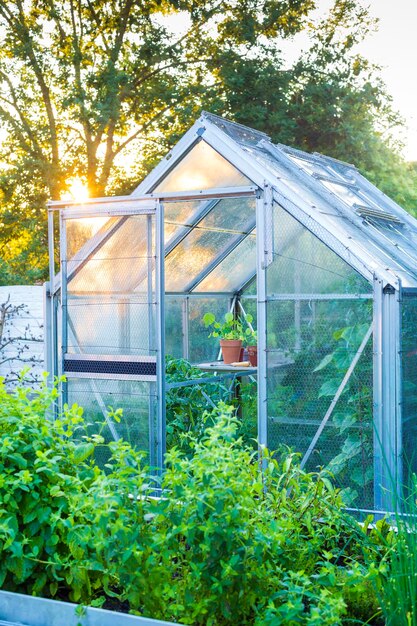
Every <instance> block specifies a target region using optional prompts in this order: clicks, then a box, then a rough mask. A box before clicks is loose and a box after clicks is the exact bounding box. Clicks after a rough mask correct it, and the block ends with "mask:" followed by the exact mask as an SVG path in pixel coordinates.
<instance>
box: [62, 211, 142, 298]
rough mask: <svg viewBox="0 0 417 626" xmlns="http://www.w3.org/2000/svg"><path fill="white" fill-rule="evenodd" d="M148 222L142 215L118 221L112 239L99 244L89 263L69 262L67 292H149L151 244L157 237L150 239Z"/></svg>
mask: <svg viewBox="0 0 417 626" xmlns="http://www.w3.org/2000/svg"><path fill="white" fill-rule="evenodd" d="M147 219H151V218H148V217H147V216H143V215H137V216H130V217H120V218H117V222H116V223H115V224H114V225H113V229H112V234H111V236H110V237H108V238H104V239H103V244H102V245H99V244H98V241H96V245H95V248H94V250H95V251H94V253H93V254H91V255H90V256H89V257H88V262H86V263H84V264H83V265H81V266H80V264H79V259H72V260H70V261H69V262H68V268H67V273H68V277H69V283H68V290H69V291H70V292H72V293H92V292H97V293H100V292H103V291H104V292H106V293H123V292H125V291H131V290H133V289H139V290H140V291H144V290H146V288H147V287H146V269H147V262H148V258H149V253H148V242H149V245H152V240H154V235H151V237H150V238H149V239H148V221H147ZM78 221H80V222H82V221H83V220H82V219H81V220H78ZM152 228H153V227H152ZM69 241H71V240H69ZM142 281H145V283H143V282H142ZM139 285H140V287H139Z"/></svg>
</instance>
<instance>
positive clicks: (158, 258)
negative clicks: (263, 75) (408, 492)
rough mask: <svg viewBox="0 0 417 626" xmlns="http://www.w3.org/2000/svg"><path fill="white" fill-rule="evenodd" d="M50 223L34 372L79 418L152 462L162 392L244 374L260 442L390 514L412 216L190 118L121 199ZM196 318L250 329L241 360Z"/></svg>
mask: <svg viewBox="0 0 417 626" xmlns="http://www.w3.org/2000/svg"><path fill="white" fill-rule="evenodd" d="M58 221H59V233H60V235H59V250H60V253H59V257H60V258H59V271H58V272H57V271H56V269H57V264H58V259H55V258H54V251H55V250H56V249H58V243H57V241H55V239H57V237H56V233H57V231H58ZM49 233H50V236H49V247H50V283H49V284H48V285H47V355H48V356H47V359H48V361H47V366H48V371H50V372H51V373H52V374H53V375H61V374H64V375H65V377H66V382H65V383H62V385H63V389H62V395H63V398H64V401H69V402H77V403H78V404H80V405H81V406H83V407H85V414H86V417H87V420H89V421H90V423H91V425H92V427H94V425H95V424H99V423H100V424H101V425H100V428H101V432H102V433H103V435H104V436H106V437H108V438H115V439H117V438H119V437H123V438H127V439H129V440H130V441H131V442H132V443H134V444H135V445H136V446H138V447H140V448H142V449H143V450H145V451H146V452H147V453H148V455H149V460H150V463H151V464H152V465H153V466H155V467H162V464H163V455H164V451H165V449H166V443H167V437H168V439H169V437H171V438H172V431H173V429H174V428H175V424H174V426H173V423H171V422H170V421H169V420H170V418H169V416H168V412H169V410H170V409H169V407H171V405H172V394H173V392H174V391H175V394H176V396H175V397H176V399H177V400H178V398H179V401H180V402H183V404H187V402H188V401H189V398H190V394H189V392H190V389H194V388H195V386H196V385H198V387H199V390H200V392H201V393H202V394H203V395H202V397H203V398H205V400H204V402H206V404H207V407H209V406H210V403H211V404H213V403H214V401H215V400H216V399H217V400H218V399H224V398H225V394H229V396H230V395H231V394H232V395H234V397H235V398H236V393H239V390H240V393H242V388H244V385H245V384H252V385H253V384H256V398H257V400H256V403H257V404H253V406H252V418H253V421H254V425H255V430H254V431H253V436H254V437H257V439H258V442H259V444H260V445H261V446H262V445H267V446H268V447H269V448H270V449H272V450H276V449H279V448H280V447H281V446H289V447H290V448H292V449H294V450H296V451H298V452H299V453H301V457H302V464H303V466H305V467H306V468H308V469H311V470H313V469H315V468H317V467H329V468H330V469H331V470H332V472H333V473H334V476H335V479H336V480H337V482H338V484H339V485H340V486H342V487H343V488H345V489H347V490H348V491H347V492H346V493H348V494H349V497H350V498H351V502H352V505H351V506H352V507H353V508H360V509H364V510H378V511H381V510H390V509H391V508H392V507H393V506H394V504H395V503H394V502H393V500H394V497H395V493H399V492H400V488H401V486H402V485H404V484H406V483H407V480H408V477H409V475H410V472H411V471H416V470H417V458H416V435H417V221H416V220H415V219H414V218H413V217H411V216H410V215H409V214H408V213H407V212H405V211H404V210H403V209H401V208H400V207H399V206H398V205H397V204H395V203H394V202H393V201H392V200H390V199H389V198H388V197H386V196H385V195H384V194H383V193H381V192H380V191H378V189H376V188H375V187H374V186H373V185H372V184H370V183H369V182H368V181H367V180H366V179H365V178H364V177H363V176H361V174H360V173H359V172H358V171H357V170H356V169H355V167H354V166H352V165H349V164H346V163H342V162H340V161H337V160H335V159H332V158H329V157H325V156H322V155H319V154H307V153H304V152H301V151H298V150H295V149H292V148H289V147H286V146H283V145H274V144H273V143H272V142H271V141H270V139H269V138H268V136H267V135H265V134H263V133H260V132H257V131H254V130H251V129H249V128H246V127H244V126H241V125H239V124H234V123H231V122H229V121H226V120H224V119H221V118H219V117H216V116H215V115H212V114H209V113H203V114H202V116H201V117H200V119H199V120H198V121H197V122H196V123H195V124H194V125H193V127H192V128H191V129H190V130H189V131H188V132H187V133H186V134H185V136H184V137H183V138H182V139H181V140H180V141H179V143H178V144H177V145H176V146H175V148H174V149H173V150H172V151H171V152H170V153H169V154H168V155H167V156H166V157H165V158H164V159H163V160H162V161H161V163H160V164H159V165H158V166H157V167H156V168H155V169H154V170H153V171H152V172H151V174H150V175H149V176H148V177H147V178H146V179H145V180H144V181H143V182H142V183H141V184H140V185H139V186H138V187H137V189H136V190H135V191H134V193H133V194H132V195H130V196H124V197H109V198H96V199H90V200H88V201H85V202H83V203H81V204H80V203H76V202H68V201H58V202H51V203H50V205H49ZM54 234H55V235H54ZM55 256H57V255H56V254H55ZM207 312H211V313H213V314H214V315H215V316H216V317H217V318H218V319H219V318H221V317H222V316H223V315H224V314H225V313H227V312H232V313H233V314H234V315H236V316H239V317H240V318H241V319H242V320H243V323H244V324H246V325H247V326H248V327H250V328H252V327H256V329H257V336H258V365H257V367H256V368H255V367H252V368H249V369H248V370H247V371H244V369H243V367H239V366H236V367H235V369H233V368H234V366H229V367H225V366H222V364H221V362H220V363H219V361H218V359H219V352H218V351H219V346H218V341H217V340H216V339H213V338H210V337H209V336H208V333H209V331H208V330H207V328H205V326H204V324H203V323H202V318H203V316H204V314H205V313H207ZM245 320H247V321H246V322H245ZM166 355H171V357H170V358H171V362H172V360H180V359H186V360H188V361H190V362H191V363H193V364H195V365H197V367H198V368H199V371H200V375H199V376H197V377H194V378H193V379H192V380H191V379H189V378H187V377H186V376H184V379H183V380H182V379H181V369H178V371H177V375H176V377H175V379H173V378H172V377H171V378H169V377H168V376H167V375H166V370H165V368H166V362H167V360H166V359H167V357H166ZM178 362H182V361H178ZM236 387H238V389H237V391H236ZM186 392H187V393H188V395H187V394H186ZM181 393H184V394H185V395H184V396H183V397H182V396H181ZM216 394H218V397H217V396H216ZM181 398H182V399H181ZM170 403H171V404H170ZM168 405H169V406H168ZM256 406H257V409H256ZM109 407H114V408H116V407H121V408H123V417H122V419H121V421H120V422H117V421H115V420H114V419H113V418H112V415H111V412H110V411H109ZM167 407H168V408H167ZM248 410H250V407H249V409H248V407H246V411H248ZM243 413H244V411H242V409H241V411H240V415H241V416H242V415H243ZM256 414H257V415H256ZM242 419H243V417H242ZM256 420H257V421H256ZM167 424H168V425H169V428H168V427H167ZM97 428H99V426H97Z"/></svg>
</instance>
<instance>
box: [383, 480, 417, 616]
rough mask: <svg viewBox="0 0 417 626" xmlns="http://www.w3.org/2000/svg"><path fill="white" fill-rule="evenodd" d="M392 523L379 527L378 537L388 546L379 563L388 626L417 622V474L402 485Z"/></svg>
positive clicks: (391, 519)
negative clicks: (400, 497)
mask: <svg viewBox="0 0 417 626" xmlns="http://www.w3.org/2000/svg"><path fill="white" fill-rule="evenodd" d="M403 491H404V493H403V496H404V497H403V498H402V499H401V500H400V499H398V501H397V504H396V507H395V508H396V509H397V510H396V511H394V513H393V514H392V515H391V516H390V521H391V524H392V526H391V527H389V526H388V524H387V523H385V526H379V527H377V528H376V530H375V532H374V535H375V537H376V540H377V541H379V542H380V544H381V545H382V546H383V547H384V549H385V554H384V558H383V559H382V561H381V562H380V563H379V567H378V574H379V576H378V579H377V581H376V582H377V586H376V588H377V592H378V597H379V601H380V605H381V607H382V610H383V614H384V617H385V619H386V624H387V626H416V625H417V588H416V578H417V532H416V531H417V528H416V520H417V476H416V475H415V474H413V475H411V479H410V484H409V485H405V486H404V488H403Z"/></svg>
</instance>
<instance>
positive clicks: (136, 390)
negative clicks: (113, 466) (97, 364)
mask: <svg viewBox="0 0 417 626" xmlns="http://www.w3.org/2000/svg"><path fill="white" fill-rule="evenodd" d="M67 387H68V402H69V404H72V403H74V402H76V403H77V404H79V405H80V406H82V407H83V408H84V418H85V420H86V423H87V433H85V434H87V435H89V436H91V435H93V434H100V435H102V436H103V437H104V441H105V443H104V444H103V446H99V447H97V448H96V461H97V462H98V463H99V465H100V466H101V467H104V465H105V463H107V461H108V459H109V456H110V453H109V449H108V447H107V444H108V443H109V442H110V441H112V440H113V439H115V438H121V439H124V440H125V441H128V442H129V443H131V444H132V445H133V446H134V447H135V448H137V449H139V450H144V451H145V452H148V453H149V424H150V419H154V416H155V406H156V397H155V387H154V384H153V383H145V382H138V381H119V380H89V379H82V380H81V379H80V380H75V379H70V380H69V381H68V385H67ZM109 407H113V408H114V409H116V408H121V409H123V415H122V417H121V420H120V422H115V421H113V420H110V418H108V416H106V415H105V414H104V413H103V408H104V411H106V409H108V408H109Z"/></svg>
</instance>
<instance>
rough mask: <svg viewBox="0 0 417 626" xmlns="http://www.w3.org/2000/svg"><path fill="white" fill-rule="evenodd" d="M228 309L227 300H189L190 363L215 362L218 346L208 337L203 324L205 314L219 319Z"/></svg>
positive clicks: (208, 332)
mask: <svg viewBox="0 0 417 626" xmlns="http://www.w3.org/2000/svg"><path fill="white" fill-rule="evenodd" d="M229 309H230V300H229V299H228V298H190V301H189V323H188V333H189V354H190V361H191V362H192V363H203V362H210V361H217V358H218V354H219V349H220V344H219V341H218V339H214V338H213V337H209V334H210V331H209V330H207V328H206V327H205V326H204V324H203V321H202V320H203V316H204V315H205V313H208V312H210V313H214V315H215V316H216V318H217V319H221V318H222V317H223V316H224V315H225V314H226V313H227V312H228V311H229Z"/></svg>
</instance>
